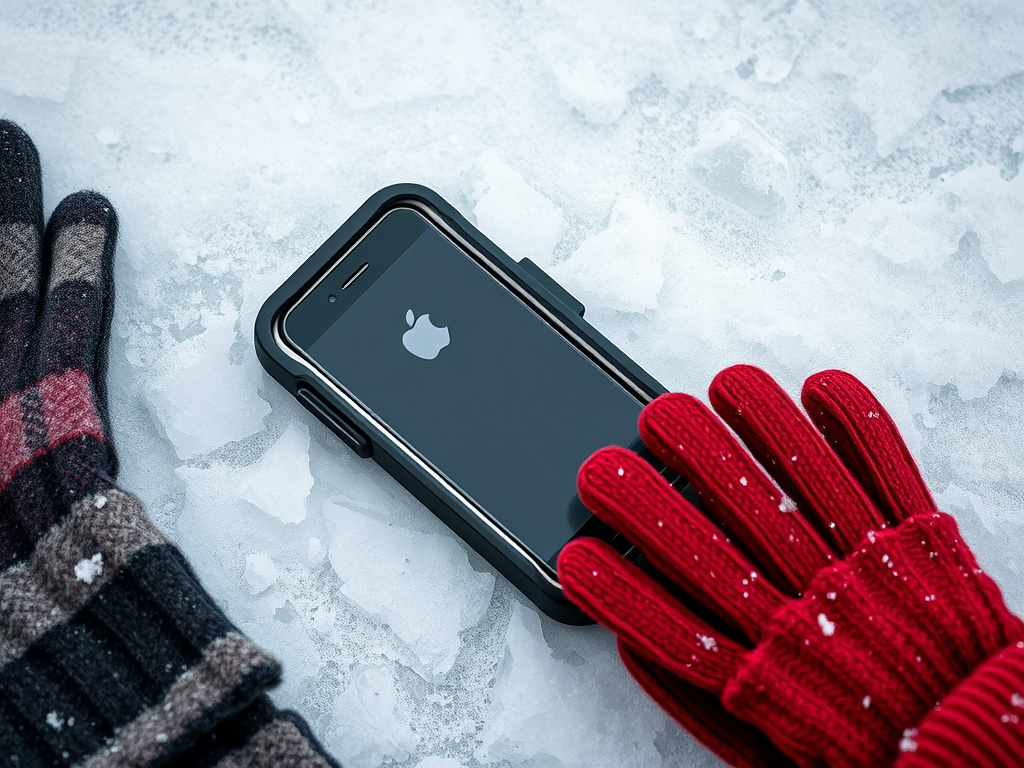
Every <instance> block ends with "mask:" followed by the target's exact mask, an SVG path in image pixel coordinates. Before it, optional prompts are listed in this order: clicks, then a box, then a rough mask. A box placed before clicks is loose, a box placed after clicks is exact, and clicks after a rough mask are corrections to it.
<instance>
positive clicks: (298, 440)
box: [238, 422, 313, 523]
mask: <svg viewBox="0 0 1024 768" xmlns="http://www.w3.org/2000/svg"><path fill="white" fill-rule="evenodd" d="M311 490H313V475H311V474H310V472H309V429H307V428H306V425H305V424H302V423H301V422H298V423H295V424H289V425H288V426H287V427H286V428H285V430H284V434H282V435H281V437H279V438H278V439H277V440H276V441H275V442H274V444H273V445H272V446H270V449H269V450H268V451H267V452H266V453H265V454H263V458H261V459H260V460H259V461H258V462H256V463H255V464H253V465H252V467H251V468H249V469H248V470H247V471H246V473H245V478H244V479H243V480H242V482H241V483H240V484H239V486H238V495H239V496H241V497H242V498H243V499H245V500H246V501H248V502H249V503H251V504H252V505H253V506H255V507H258V508H259V509H262V510H263V511H264V512H266V513H267V514H268V515H270V516H271V517H276V518H277V519H278V520H282V521H284V522H286V523H301V522H302V521H303V520H305V519H306V497H307V496H309V492H310V491H311Z"/></svg>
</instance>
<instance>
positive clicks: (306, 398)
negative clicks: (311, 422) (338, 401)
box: [295, 387, 373, 459]
mask: <svg viewBox="0 0 1024 768" xmlns="http://www.w3.org/2000/svg"><path fill="white" fill-rule="evenodd" d="M295 397H296V398H297V399H298V401H299V402H300V403H302V405H303V406H304V407H305V408H306V410H307V411H309V412H310V413H312V414H313V415H314V416H316V417H317V418H318V419H320V421H322V422H323V423H324V425H325V426H326V427H327V428H328V429H329V430H331V432H333V433H334V434H336V435H337V436H338V437H340V438H341V440H342V442H343V443H345V445H347V446H348V447H349V448H351V449H352V450H353V451H355V454H356V456H359V457H360V458H363V459H368V458H370V456H371V455H373V444H372V443H371V442H370V440H369V438H367V437H366V435H364V434H363V433H362V431H361V430H360V429H359V428H358V427H357V426H356V425H355V424H353V423H352V422H351V421H349V420H348V419H346V418H345V417H344V416H343V415H341V414H340V413H338V412H337V411H335V410H334V409H333V408H331V407H330V406H329V405H327V403H325V402H324V401H323V400H321V399H320V396H319V395H317V394H316V393H315V392H313V391H312V390H309V389H306V388H305V387H299V391H298V392H297V393H296V394H295Z"/></svg>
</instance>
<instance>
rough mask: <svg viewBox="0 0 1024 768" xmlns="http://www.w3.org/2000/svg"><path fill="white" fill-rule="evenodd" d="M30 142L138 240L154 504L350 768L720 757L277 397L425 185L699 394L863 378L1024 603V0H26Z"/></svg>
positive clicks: (141, 415) (133, 346) (282, 699)
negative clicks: (315, 269) (337, 266)
mask: <svg viewBox="0 0 1024 768" xmlns="http://www.w3.org/2000/svg"><path fill="white" fill-rule="evenodd" d="M0 114H2V115H4V116H6V117H8V118H11V119H14V120H15V121H17V122H19V123H20V124H21V125H22V126H24V127H25V128H26V129H27V130H28V131H29V133H30V134H31V135H32V136H33V138H34V139H35V141H36V143H37V144H38V146H39V149H40V151H41V153H42V160H43V172H44V181H45V193H46V197H47V206H48V208H52V207H53V206H54V205H56V203H57V201H58V200H59V199H60V198H61V197H62V196H63V195H65V194H67V193H69V192H71V191H73V190H75V189H78V188H82V187H92V188H95V189H98V190H101V191H102V192H104V193H105V194H107V195H108V196H109V197H110V199H111V200H112V201H113V202H114V204H115V206H116V208H117V210H118V212H119V214H120V217H121V227H122V228H121V242H120V247H119V251H118V264H117V270H116V273H117V291H118V295H117V312H116V316H115V320H114V333H113V340H112V347H111V360H110V391H111V398H112V408H113V414H114V429H115V438H116V441H117V443H118V446H119V448H120V452H121V457H122V464H123V472H122V481H123V484H124V485H125V487H126V488H128V489H129V490H131V491H134V492H136V493H138V494H139V495H140V496H141V497H142V498H143V499H144V500H145V502H146V503H147V505H148V507H149V510H150V513H151V514H152V515H153V517H154V518H155V520H156V521H157V523H158V525H159V526H160V527H161V529H162V530H164V531H165V532H166V533H167V534H168V535H169V536H170V537H171V538H172V539H174V540H175V541H177V542H178V543H179V544H180V545H181V547H182V548H183V549H184V551H185V553H186V554H187V555H188V557H189V558H190V559H191V561H192V563H193V564H194V565H195V567H196V569H197V570H198V572H199V573H200V575H201V576H202V578H203V581H204V582H205V584H206V586H207V587H208V588H209V590H210V591H211V592H212V593H213V595H214V596H215V597H216V598H217V600H218V601H219V602H220V604H221V605H223V606H224V608H225V609H226V610H227V612H228V614H229V615H230V616H231V618H232V619H233V620H234V621H235V622H237V623H238V624H239V626H241V627H242V628H243V629H244V630H245V631H246V632H248V633H249V634H251V635H252V636H253V637H254V638H255V639H256V640H258V641H259V642H261V643H262V644H263V645H264V646H265V647H267V648H268V649H270V650H271V651H273V652H274V653H275V654H277V656H278V657H279V658H280V659H282V661H283V662H284V665H285V672H286V674H285V679H284V683H283V684H282V685H281V687H280V688H279V689H278V690H277V692H276V693H275V694H274V696H275V699H276V700H277V702H278V703H279V704H281V705H283V706H289V707H293V708H295V709H297V710H298V711H299V712H301V713H302V714H303V715H304V716H305V717H306V718H308V720H309V721H310V723H311V724H312V726H313V728H314V730H315V731H316V733H317V734H318V735H319V736H320V737H321V738H322V739H323V741H324V743H325V744H326V746H327V747H328V748H329V749H330V750H331V751H332V752H333V753H334V754H335V755H336V756H337V757H339V758H341V759H342V760H343V761H344V762H345V764H346V765H347V766H349V767H350V768H363V767H367V766H377V765H401V766H410V767H411V766H419V767H420V768H454V767H455V766H498V765H508V766H513V765H514V766H520V765H522V766H561V765H566V766H595V767H596V766H658V765H688V766H711V765H717V764H718V763H717V762H716V760H715V759H714V758H713V757H711V756H710V755H709V754H708V753H707V752H706V751H704V750H703V749H702V748H700V747H699V746H698V745H697V744H696V743H695V742H693V740H692V739H690V738H689V737H688V736H687V735H686V734H684V733H682V732H681V731H680V730H679V729H678V728H677V727H676V726H675V725H674V724H673V723H672V722H671V721H669V720H668V719H667V718H666V717H665V716H664V715H663V714H661V713H660V711H659V710H658V709H657V708H656V707H655V706H654V705H652V704H651V703H649V702H648V701H647V700H646V699H645V697H644V696H643V695H642V693H641V692H640V691H639V689H638V688H637V687H636V686H635V685H634V684H633V683H632V682H631V681H630V679H629V678H628V677H627V676H626V675H625V674H624V673H623V671H622V670H621V668H620V665H619V662H618V660H617V658H616V655H615V652H614V644H613V641H612V638H611V637H610V636H609V635H608V634H607V633H606V632H604V631H603V630H601V629H599V628H596V627H590V628H582V629H581V628H569V627H564V626H560V625H558V624H556V623H554V622H552V621H550V620H548V619H547V618H545V617H544V616H542V615H539V614H538V612H537V611H536V610H535V609H534V608H533V607H531V606H530V605H529V604H528V603H527V602H526V601H525V599H524V598H523V597H522V596H521V595H520V594H519V593H518V592H516V590H514V589H513V588H512V587H510V586H509V584H508V583H507V582H506V581H505V580H504V579H503V578H502V577H500V576H497V575H496V574H495V572H494V571H493V570H492V569H491V568H490V567H489V566H488V565H487V564H486V563H485V562H483V561H482V560H481V559H480V558H479V557H477V556H476V554H475V553H473V552H472V551H471V550H469V549H468V548H467V547H466V546H465V545H463V544H462V543H461V542H460V541H459V540H458V539H457V538H455V537H454V536H453V535H452V534H451V533H449V532H448V530H447V529H446V528H445V527H444V526H443V525H441V524H440V523H439V522H438V521H437V520H436V519H435V518H434V517H433V516H432V515H431V514H430V513H429V512H428V511H427V510H426V509H424V508H423V507H421V506H420V505H419V504H418V503H417V502H416V501H414V500H413V499H412V498H411V497H410V495H409V494H408V493H406V492H405V491H404V490H403V489H402V488H401V487H399V486H398V485H397V483H395V482H394V481H392V480H391V479H390V478H389V477H388V476H387V475H386V474H385V473H383V472H382V471H380V470H379V469H377V468H376V466H375V465H373V464H372V463H371V462H367V461H362V460H360V459H357V458H356V457H355V456H353V455H352V454H350V453H349V452H348V451H347V450H346V449H345V448H344V447H343V446H342V445H341V444H340V443H339V442H338V441H337V440H336V439H335V438H334V437H333V436H332V435H331V434H330V433H329V432H327V431H326V430H325V429H324V428H323V427H321V426H320V425H319V424H318V423H317V422H315V421H314V420H313V419H312V418H311V417H310V416H309V415H308V414H307V413H306V412H305V411H304V410H303V409H302V408H301V407H300V406H299V405H298V404H297V403H295V402H294V401H293V400H292V399H291V398H290V397H289V396H288V395H287V394H286V393H285V392H284V391H283V390H282V389H281V388H280V387H278V385H277V384H276V383H275V382H274V381H273V380H271V379H270V378H269V377H268V376H267V375H265V374H264V373H263V371H262V369H261V367H260V365H259V363H258V362H257V360H256V358H255V355H254V353H253V345H252V324H253V319H254V317H255V314H256V311H257V309H258V308H259V306H260V304H261V303H262V302H263V301H264V299H265V298H266V297H267V295H268V294H269V293H270V292H271V291H272V290H273V288H275V287H276V286H277V285H278V284H279V283H280V282H281V281H282V280H283V279H284V277H285V276H287V275H288V274H289V273H290V272H291V271H292V270H293V269H294V268H295V267H296V266H297V265H298V264H299V263H300V262H301V261H302V260H303V259H304V258H306V256H307V255H308V254H309V253H311V252H312V251H313V249H315V248H316V247H317V246H318V245H319V244H320V243H321V242H322V241H323V240H324V239H325V238H326V237H327V236H328V235H330V234H331V233H332V232H333V231H334V229H335V228H336V227H337V226H338V225H339V224H340V223H341V222H342V221H343V220H344V219H345V218H346V217H347V216H348V215H349V214H350V213H351V212H352V211H353V210H355V208H356V207H357V206H358V205H359V204H360V203H361V202H362V201H363V200H364V199H365V198H366V197H368V196H369V195H370V194H371V193H373V192H374V191H375V190H377V189H379V188H380V187H382V186H384V185H386V184H389V183H393V182H399V181H415V182H420V183H424V184H427V185H429V186H431V187H433V188H434V189H436V190H438V191H439V192H440V193H441V194H442V195H443V196H445V197H446V198H447V199H448V200H450V201H451V202H452V203H453V204H455V205H456V206H457V207H458V208H459V209H460V210H462V211H463V212H464V213H465V214H466V215H467V216H468V217H469V218H470V219H471V220H475V221H476V223H477V224H478V226H479V227H480V228H481V229H482V230H483V231H484V232H485V233H487V234H489V235H490V236H491V237H492V238H493V239H494V240H495V241H496V242H497V243H498V244H499V245H501V246H502V247H504V248H505V249H506V250H507V251H508V252H509V253H510V254H511V255H513V256H514V257H516V258H519V257H523V256H529V257H530V258H532V259H534V260H535V261H537V262H538V263H539V264H541V265H542V266H544V267H545V268H547V269H549V270H550V272H551V274H552V275H554V276H555V277H556V278H557V279H558V280H560V281H562V282H563V283H564V284H565V285H566V286H567V287H568V288H570V289H571V290H572V291H573V292H575V294H576V295H577V296H578V297H579V298H580V299H581V300H582V301H583V302H584V303H585V304H586V306H587V309H588V311H587V317H588V318H589V319H590V320H591V322H593V323H594V324H595V325H596V326H597V327H598V328H599V329H601V330H602V331H603V332H604V333H605V334H607V335H608V336H609V337H610V338H611V339H612V340H613V341H615V342H616V343H617V344H619V345H620V346H621V347H622V348H623V349H625V350H626V351H627V352H628V353H629V354H630V355H631V356H632V357H633V358H634V359H636V360H637V361H639V362H640V363H641V364H642V365H643V366H645V367H646V368H647V370H648V371H650V372H651V373H652V374H653V375H654V376H655V377H657V378H658V379H659V380H661V381H662V382H663V383H664V384H665V385H666V386H668V387H670V388H672V389H677V390H685V391H688V392H692V393H696V394H699V395H703V394H704V393H706V390H707V385H708V383H709V382H710V380H711V378H712V376H713V375H714V374H715V372H717V371H718V370H719V369H721V368H722V367H724V366H726V365H728V364H730V363H735V362H741V361H743V362H750V363H755V364H758V365H761V366H764V367H765V368H767V369H768V370H769V371H771V372H772V373H773V374H774V375H776V376H777V377H778V378H779V380H780V381H781V382H782V383H783V385H784V386H785V387H786V388H787V389H788V390H789V391H790V392H792V393H794V394H795V393H797V392H798V391H799V386H800V384H801V382H802V380H803V378H804V377H805V376H807V375H808V374H810V373H812V372H813V371H815V370H818V369H822V368H826V367H842V368H845V369H847V370H850V371H853V372H855V373H856V374H857V375H858V376H860V377H862V378H863V379H864V380H865V381H866V382H867V383H868V384H869V385H870V386H871V387H873V388H874V390H875V391H876V393H877V394H878V395H879V397H880V398H881V400H882V401H883V403H884V404H885V405H886V406H887V407H888V408H889V409H890V411H891V412H892V414H893V416H894V418H895V419H896V421H897V423H898V424H899V426H900V428H901V429H902V430H903V432H904V435H905V436H906V438H907V440H908V442H909V443H910V446H911V449H912V450H913V452H914V454H915V456H916V457H917V458H918V460H919V461H920V463H921V466H922V468H923V471H924V474H925V477H926V479H927V481H928V482H929V483H930V485H931V488H932V489H933V490H934V492H935V494H936V496H937V498H938V499H939V500H940V504H941V506H942V507H943V508H944V509H946V510H948V511H950V512H952V513H954V514H955V515H956V517H957V519H958V520H959V521H960V524H961V526H962V529H963V531H964V533H965V535H966V537H967V539H968V540H969V542H970V543H971V545H972V546H973V547H974V548H975V549H976V551H977V553H978V556H979V558H980V560H981V561H982V564H983V565H984V566H985V567H986V568H987V569H988V570H989V572H990V573H992V574H993V576H994V577H995V578H996V579H997V580H998V581H999V583H1000V584H1001V585H1002V587H1003V589H1004V590H1005V593H1006V595H1007V598H1008V600H1009V602H1010V603H1011V605H1012V606H1013V607H1014V608H1016V609H1017V610H1018V611H1021V610H1024V586H1022V578H1021V577H1022V573H1021V570H1022V567H1024V498H1022V489H1024V447H1022V446H1024V416H1022V411H1024V343H1022V342H1024V246H1022V242H1024V174H1021V173H1020V166H1021V160H1022V157H1024V4H1021V3H1019V2H974V3H965V2H963V1H962V0H956V1H955V2H943V3H936V2H922V3H910V4H908V3H892V2H862V1H861V0H857V1H856V2H829V3H826V2H818V0H788V1H782V2H752V3H746V4H744V3H740V2H732V3H730V2H687V3H681V2H661V3H658V2H642V3H640V2H635V3H634V2H631V3H623V2H600V3H599V2H588V3H581V2H562V3H539V2H529V1H528V0H524V1H521V2H501V3H478V2H470V1H469V0H466V1H465V2H431V3H425V2H412V1H409V2H388V3H383V2H340V1H337V2H331V1H329V0H272V1H270V2H263V3H255V2H247V1H243V0H220V1H219V2H215V3H214V2H207V3H199V2H195V3H186V2H175V3H171V2H164V3H157V2H143V1H141V0H138V1H135V2H132V1H130V0H129V1H128V2H121V3H102V2H82V1H81V0H77V1H74V2H72V1H68V2H39V1H38V0H3V3H2V4H0Z"/></svg>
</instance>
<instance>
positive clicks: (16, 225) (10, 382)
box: [0, 120, 43, 454]
mask: <svg viewBox="0 0 1024 768" xmlns="http://www.w3.org/2000/svg"><path fill="white" fill-rule="evenodd" d="M42 234H43V188H42V179H41V175H40V168H39V153H38V152H37V151H36V148H35V145H34V144H33V143H32V139H30V138H29V137H28V134H26V133H25V132H24V131H23V130H21V128H19V127H18V126H17V125H15V124H14V123H12V122H10V121H8V120H0V402H3V401H4V400H5V399H6V398H7V397H8V396H9V395H11V394H12V393H15V392H18V391H19V390H21V389H23V388H24V387H25V386H27V385H28V384H29V383H31V382H30V376H31V374H34V371H31V370H28V364H27V362H26V359H27V352H28V348H29V343H30V341H31V339H32V335H33V333H34V331H35V324H36V319H37V315H38V312H39V282H40V272H41V262H40V259H41V254H42V251H41V248H40V243H41V242H42ZM14 405H16V404H15V403H10V404H8V403H6V402H4V407H5V410H9V409H11V408H13V407H14ZM3 418H4V417H3V416H0V420H3ZM4 423H5V424H6V423H7V422H6V421H4ZM5 431H6V430H5ZM0 439H6V436H0ZM3 448H4V449H5V450H4V451H0V452H2V453H5V454H9V453H10V446H8V445H7V444H6V441H5V442H4V444H3Z"/></svg>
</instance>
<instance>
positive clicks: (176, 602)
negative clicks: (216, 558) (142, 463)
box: [0, 488, 280, 768]
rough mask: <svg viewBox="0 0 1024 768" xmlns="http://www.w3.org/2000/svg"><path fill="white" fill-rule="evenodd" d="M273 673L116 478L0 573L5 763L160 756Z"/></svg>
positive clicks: (219, 717) (174, 751)
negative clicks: (112, 485)
mask: <svg viewBox="0 0 1024 768" xmlns="http://www.w3.org/2000/svg"><path fill="white" fill-rule="evenodd" d="M279 676H280V666H279V665H278V663H277V662H276V661H275V660H274V659H273V658H271V657H270V656H269V655H267V654H266V653H265V652H264V651H262V650H261V649H260V648H258V647H257V646H256V645H255V644H254V643H252V642H251V641H250V640H249V639H248V638H246V637H244V636H243V635H241V634H240V633H239V632H238V631H237V629H235V627H234V626H232V624H231V623H230V622H229V621H228V619H227V618H226V617H225V616H224V614H223V613H222V612H221V610H220V609H219V608H218V607H217V606H216V605H215V604H214V602H213V601H212V600H211V599H210V596H209V595H208V594H207V593H206V592H205V591H204V590H203V588H202V587H201V586H200V584H199V582H198V580H197V579H196V576H195V574H194V573H193V572H192V569H191V568H190V567H189V565H188V563H187V562H186V561H185V559H184V558H183V557H182V555H181V553H180V552H178V550H177V549H176V548H175V547H173V546H172V545H170V544H169V543H167V542H166V541H165V540H164V539H163V537H162V536H160V534H159V533H158V532H157V531H155V530H154V529H153V528H152V525H151V524H150V523H149V521H148V520H147V519H146V517H145V513H144V511H143V510H142V507H141V505H140V504H139V502H138V500H137V499H136V498H135V497H133V496H131V495H129V494H126V493H124V492H122V491H119V490H117V489H115V488H110V489H106V490H104V491H101V492H97V493H95V494H92V495H90V496H88V497H86V498H84V499H81V500H80V501H79V502H78V503H76V504H75V505H74V506H73V507H72V510H71V511H70V513H69V514H68V515H67V516H66V517H65V518H64V520H62V521H61V522H60V523H59V524H57V525H55V526H54V527H52V528H51V529H50V530H49V531H48V532H47V533H46V534H45V535H44V536H43V538H42V539H40V541H39V543H38V545H37V547H36V549H35V551H34V552H32V553H31V555H29V556H28V557H27V558H26V559H24V560H23V561H22V562H21V563H20V564H19V565H17V566H15V567H13V568H9V569H8V570H6V571H4V572H2V573H0V744H2V745H3V750H4V759H5V760H10V761H11V762H12V764H17V765H21V766H44V765H45V766H49V765H61V764H76V765H81V766H87V767H88V768H100V767H101V766H103V767H109V768H113V767H114V766H137V765H150V764H153V765H157V764H161V763H163V762H166V761H167V760H168V759H169V758H172V757H173V756H175V755H178V754H180V753H182V752H184V751H186V750H189V749H191V748H192V747H193V746H194V745H195V744H196V743H197V742H198V741H200V740H201V739H202V738H203V736H204V735H205V734H208V733H210V732H211V731H212V730H214V729H215V728H216V727H217V726H218V724H220V723H221V722H222V721H224V720H225V719H226V718H229V717H231V716H232V715H234V714H235V713H237V712H240V711H241V710H243V709H245V708H246V707H248V706H249V705H250V704H251V703H252V702H254V701H256V700H257V699H258V697H259V696H260V695H261V693H262V691H263V690H264V689H265V688H266V686H268V685H270V684H272V683H274V682H275V681H276V680H277V679H278V677H279Z"/></svg>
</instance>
